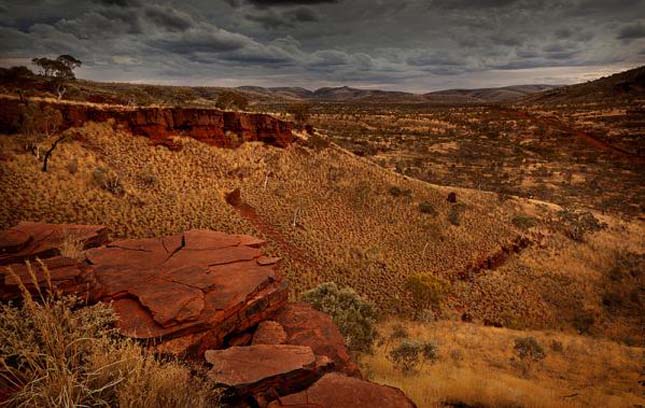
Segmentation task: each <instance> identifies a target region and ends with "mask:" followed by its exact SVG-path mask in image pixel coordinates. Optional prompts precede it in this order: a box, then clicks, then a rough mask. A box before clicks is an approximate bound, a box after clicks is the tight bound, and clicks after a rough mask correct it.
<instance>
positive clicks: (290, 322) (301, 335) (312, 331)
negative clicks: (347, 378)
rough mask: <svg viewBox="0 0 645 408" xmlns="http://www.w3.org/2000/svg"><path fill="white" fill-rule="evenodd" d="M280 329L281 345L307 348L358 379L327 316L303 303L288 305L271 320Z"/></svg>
mask: <svg viewBox="0 0 645 408" xmlns="http://www.w3.org/2000/svg"><path fill="white" fill-rule="evenodd" d="M271 319H272V320H274V321H275V322H277V323H279V324H280V325H281V326H282V328H283V329H284V331H285V333H286V335H287V337H286V339H285V341H284V343H285V344H293V345H300V346H308V347H311V349H312V350H313V351H314V353H315V354H316V355H321V356H327V357H329V358H330V359H331V360H332V361H333V362H334V365H335V368H336V370H338V371H342V372H343V373H345V374H347V375H351V376H355V377H361V373H360V370H359V369H358V366H357V365H356V363H354V361H353V360H352V358H351V356H350V355H349V352H348V351H347V347H346V346H345V339H344V338H343V335H342V334H341V333H340V331H339V330H338V327H337V326H336V324H334V322H333V321H332V319H331V317H330V316H329V315H328V314H326V313H323V312H320V311H318V310H316V309H314V308H313V307H312V306H310V305H308V304H306V303H289V304H288V305H286V306H285V307H283V308H282V309H280V310H279V311H278V312H277V313H276V314H275V315H273V316H272V317H271Z"/></svg>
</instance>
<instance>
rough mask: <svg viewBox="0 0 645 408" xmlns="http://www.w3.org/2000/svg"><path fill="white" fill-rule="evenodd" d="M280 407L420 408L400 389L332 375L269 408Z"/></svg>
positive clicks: (336, 374)
mask: <svg viewBox="0 0 645 408" xmlns="http://www.w3.org/2000/svg"><path fill="white" fill-rule="evenodd" d="M279 407H316V408H356V407H380V408H395V407H396V408H406V407H408V408H414V407H416V405H415V404H414V402H412V401H411V400H410V399H409V398H408V397H406V396H405V394H404V393H403V392H402V391H401V390H399V389H398V388H394V387H388V386H386V385H379V384H374V383H371V382H368V381H363V380H360V379H358V378H353V377H347V376H344V375H342V374H338V373H329V374H326V375H325V376H323V377H322V378H321V379H320V380H318V381H317V382H316V383H315V384H314V385H312V386H311V387H309V388H308V389H306V390H304V391H301V392H299V393H296V394H291V395H287V396H285V397H281V398H279V399H278V400H276V401H273V402H271V403H270V404H269V408H279Z"/></svg>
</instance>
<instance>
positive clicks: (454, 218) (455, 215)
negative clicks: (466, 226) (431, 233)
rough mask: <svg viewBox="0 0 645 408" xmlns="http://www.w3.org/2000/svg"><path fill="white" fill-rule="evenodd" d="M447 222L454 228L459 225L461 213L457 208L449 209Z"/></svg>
mask: <svg viewBox="0 0 645 408" xmlns="http://www.w3.org/2000/svg"><path fill="white" fill-rule="evenodd" d="M448 221H449V222H450V223H451V224H452V225H454V226H456V227H458V226H460V225H461V213H460V212H459V209H458V208H457V207H450V210H449V211H448Z"/></svg>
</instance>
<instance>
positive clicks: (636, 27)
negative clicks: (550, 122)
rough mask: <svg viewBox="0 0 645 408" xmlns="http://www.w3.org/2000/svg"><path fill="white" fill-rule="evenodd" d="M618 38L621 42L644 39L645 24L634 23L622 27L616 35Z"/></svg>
mask: <svg viewBox="0 0 645 408" xmlns="http://www.w3.org/2000/svg"><path fill="white" fill-rule="evenodd" d="M618 38H619V39H621V40H634V39H636V38H645V24H642V23H635V24H629V25H626V26H624V27H623V28H622V29H621V30H620V32H619V33H618Z"/></svg>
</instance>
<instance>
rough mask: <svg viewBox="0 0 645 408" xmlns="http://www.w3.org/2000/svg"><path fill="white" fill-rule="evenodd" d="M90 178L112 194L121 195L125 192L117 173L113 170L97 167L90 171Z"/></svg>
mask: <svg viewBox="0 0 645 408" xmlns="http://www.w3.org/2000/svg"><path fill="white" fill-rule="evenodd" d="M92 179H93V180H94V183H95V184H96V185H97V186H99V187H100V188H102V189H104V190H106V191H109V192H110V193H112V194H114V195H123V194H124V193H125V189H124V188H123V184H122V183H121V179H120V178H119V175H118V174H116V173H115V172H114V171H113V170H110V169H107V168H105V167H97V168H96V169H95V170H94V173H92Z"/></svg>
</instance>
